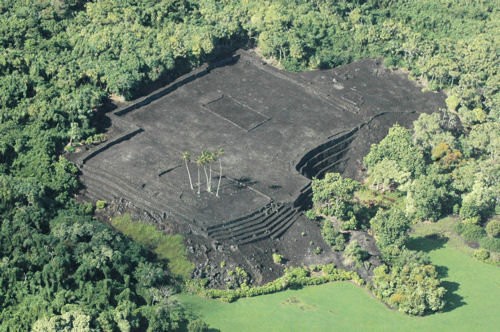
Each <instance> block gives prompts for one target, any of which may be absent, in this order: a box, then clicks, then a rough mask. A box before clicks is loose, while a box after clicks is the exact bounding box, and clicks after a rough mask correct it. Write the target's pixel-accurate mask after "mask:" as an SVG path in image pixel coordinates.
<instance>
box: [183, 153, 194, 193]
mask: <svg viewBox="0 0 500 332" xmlns="http://www.w3.org/2000/svg"><path fill="white" fill-rule="evenodd" d="M184 163H185V164H186V170H187V172H188V177H189V186H190V187H191V190H194V188H193V180H192V179H191V172H190V171H189V166H188V162H187V160H184Z"/></svg>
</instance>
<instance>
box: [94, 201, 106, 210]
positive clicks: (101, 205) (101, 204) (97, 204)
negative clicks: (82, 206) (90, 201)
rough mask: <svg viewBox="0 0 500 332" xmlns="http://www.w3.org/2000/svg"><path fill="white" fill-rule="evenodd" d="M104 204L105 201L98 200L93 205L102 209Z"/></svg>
mask: <svg viewBox="0 0 500 332" xmlns="http://www.w3.org/2000/svg"><path fill="white" fill-rule="evenodd" d="M106 205H107V202H106V201H103V200H98V201H97V202H95V207H96V209H98V210H102V209H104V208H105V207H106Z"/></svg>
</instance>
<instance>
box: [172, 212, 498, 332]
mask: <svg viewBox="0 0 500 332" xmlns="http://www.w3.org/2000/svg"><path fill="white" fill-rule="evenodd" d="M444 222H449V221H446V220H445V221H444ZM425 229H427V230H428V228H425ZM427 233H428V232H427ZM427 235H428V234H426V233H425V232H424V231H423V229H417V230H416V233H415V236H416V238H415V239H414V240H412V241H411V243H410V246H411V247H412V248H413V249H421V250H425V251H427V252H428V253H429V254H430V256H431V258H432V261H433V263H434V264H436V265H437V266H438V271H439V272H440V273H441V275H442V276H443V280H444V286H445V287H446V288H447V289H448V294H447V301H448V305H447V307H446V308H445V310H444V312H442V313H438V314H434V315H430V316H426V317H409V316H406V315H404V314H402V313H399V312H397V311H393V310H390V309H388V308H387V307H386V306H385V305H384V304H382V303H381V302H380V301H378V300H377V299H375V298H373V296H372V295H371V294H370V293H369V292H368V291H367V290H365V289H364V288H360V287H357V286H355V285H353V284H351V283H348V282H338V283H331V284H326V285H321V286H313V287H307V288H304V289H301V290H290V291H285V292H281V293H277V294H272V295H265V296H260V297H256V298H247V299H241V300H238V301H237V302H235V303H230V304H227V303H221V302H219V301H215V300H207V299H202V298H200V297H197V296H191V295H185V294H183V295H181V296H180V297H181V299H182V301H183V302H184V303H186V305H187V306H189V307H192V308H193V309H194V310H195V311H196V312H198V313H199V314H200V317H201V318H202V319H204V320H205V321H206V322H207V323H208V324H209V325H210V327H212V328H215V329H220V330H221V331H453V332H458V331H498V329H499V327H500V314H499V313H500V303H499V299H500V268H498V267H496V266H494V265H489V264H485V263H482V262H479V261H477V260H475V259H474V258H472V257H471V256H470V255H469V254H468V253H467V252H466V251H465V250H463V248H460V245H459V242H456V241H458V240H457V239H450V241H447V240H446V239H443V238H439V237H433V236H427Z"/></svg>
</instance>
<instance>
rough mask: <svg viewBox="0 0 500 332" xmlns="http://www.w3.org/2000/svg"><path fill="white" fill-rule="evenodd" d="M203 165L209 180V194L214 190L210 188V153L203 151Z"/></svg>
mask: <svg viewBox="0 0 500 332" xmlns="http://www.w3.org/2000/svg"><path fill="white" fill-rule="evenodd" d="M200 157H201V165H202V166H203V172H205V179H206V180H207V192H210V191H211V190H212V188H210V178H209V177H208V172H207V165H208V164H209V163H210V159H211V157H210V152H209V151H203V152H202V153H201V156H200Z"/></svg>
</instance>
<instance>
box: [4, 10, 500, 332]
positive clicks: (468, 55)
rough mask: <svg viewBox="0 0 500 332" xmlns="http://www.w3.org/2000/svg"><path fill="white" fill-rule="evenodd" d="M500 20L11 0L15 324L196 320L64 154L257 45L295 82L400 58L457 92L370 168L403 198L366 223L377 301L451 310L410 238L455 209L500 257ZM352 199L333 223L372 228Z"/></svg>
mask: <svg viewBox="0 0 500 332" xmlns="http://www.w3.org/2000/svg"><path fill="white" fill-rule="evenodd" d="M499 25H500V19H499V15H498V3H495V1H487V0H480V1H474V2H471V1H466V0H458V1H457V0H423V1H404V0H401V1H393V0H367V1H363V0H358V1H345V0H342V1H333V0H294V1H285V0H276V1H257V0H240V1H230V0H224V1H216V0H201V1H191V0H146V1H134V0H122V1H116V0H101V1H84V0H56V1H52V0H51V1H48V0H22V1H18V0H4V1H2V2H1V3H0V45H1V47H0V133H1V135H0V256H1V261H0V322H1V327H0V330H5V331H17V330H29V329H30V328H31V329H34V330H39V331H50V330H60V329H64V328H66V327H68V328H69V327H75V328H76V327H77V328H79V329H81V330H88V329H94V330H104V331H115V330H139V329H140V330H146V329H147V330H148V331H163V330H172V329H177V328H179V327H183V326H187V324H188V321H189V320H191V319H192V318H191V316H190V314H189V313H187V312H186V311H185V310H183V309H182V306H181V305H180V304H178V303H176V302H175V301H174V300H172V299H171V295H172V294H173V293H174V292H175V290H176V287H177V286H176V285H177V283H176V281H175V280H174V279H173V278H172V277H171V276H170V275H171V274H170V273H169V272H168V271H169V270H168V266H167V265H166V263H165V262H162V261H160V260H158V259H157V258H156V257H154V256H153V255H152V254H151V253H149V252H148V251H146V250H145V249H144V248H143V247H141V246H140V245H138V244H135V243H133V242H131V241H130V240H129V239H127V238H126V237H124V236H122V235H120V234H118V233H117V232H116V231H114V230H113V229H111V228H110V227H108V226H107V225H104V224H101V223H100V222H98V221H96V220H95V219H94V218H93V217H92V214H93V207H92V206H90V205H86V204H80V203H77V202H76V201H75V200H74V198H73V196H74V194H75V192H76V191H77V190H78V188H79V183H78V180H77V169H76V167H75V166H74V165H72V164H71V163H70V162H69V161H67V160H66V158H65V156H64V153H65V151H71V145H72V144H74V143H75V142H84V144H92V142H93V141H94V140H98V139H99V136H98V135H97V134H98V132H97V131H96V129H95V128H96V122H97V119H98V118H99V112H100V111H99V110H100V109H101V107H102V106H103V105H106V104H107V103H109V102H110V98H113V97H118V96H121V97H124V98H127V99H130V98H133V97H136V96H138V95H139V94H140V93H142V92H143V91H144V87H147V86H149V85H150V84H151V83H154V82H155V81H158V80H161V81H168V80H169V79H171V78H174V77H176V76H178V75H179V74H180V73H183V72H185V71H187V70H189V69H190V68H193V67H195V66H198V65H199V64H201V63H203V62H205V61H210V60H211V59H214V58H216V57H217V56H220V55H221V54H223V53H227V52H231V51H233V50H235V49H237V48H239V47H255V48H256V49H257V51H258V52H260V54H262V56H264V57H266V58H269V59H272V60H273V61H274V62H275V63H276V64H277V65H278V66H281V67H282V68H284V69H287V70H306V69H316V68H329V67H332V66H337V65H341V64H344V63H348V62H350V61H353V60H355V59H360V58H365V57H383V58H384V59H385V64H386V65H387V66H390V67H399V68H405V69H406V70H408V71H409V73H410V76H411V77H413V78H414V79H416V80H419V81H420V82H421V83H422V84H424V85H425V86H426V87H427V88H428V89H444V90H445V91H446V92H447V94H448V98H447V109H445V110H433V111H435V113H434V114H432V115H422V116H421V117H420V118H419V119H418V120H417V121H416V123H415V125H414V129H412V130H407V129H404V128H400V127H395V128H393V129H392V130H391V131H390V132H389V135H388V136H387V137H386V138H385V139H384V140H383V141H382V142H380V143H379V144H377V145H375V146H373V147H372V150H371V152H370V154H369V155H367V156H366V158H365V166H366V167H367V169H368V175H369V176H368V181H367V185H369V186H371V187H372V188H375V190H378V191H384V192H396V193H399V194H400V196H401V197H403V199H402V200H401V202H402V204H401V206H395V207H393V208H387V209H380V210H379V212H377V213H376V215H375V216H374V217H373V219H372V221H371V222H369V223H368V224H365V226H364V227H371V228H372V229H373V231H374V233H375V236H376V238H377V241H378V244H379V246H381V248H382V249H383V253H384V259H385V262H386V265H384V266H382V267H381V268H380V269H378V270H377V271H376V274H375V277H374V286H373V287H374V293H375V294H377V295H378V296H380V297H381V298H383V299H386V300H387V301H388V303H390V304H391V305H394V306H398V307H400V308H402V310H403V311H406V312H409V313H413V314H421V313H423V312H427V311H434V310H439V309H440V308H442V302H441V300H440V298H441V295H442V294H440V293H441V292H442V291H441V290H440V288H439V285H438V284H436V282H435V279H436V278H435V271H434V270H433V267H432V266H431V265H429V264H428V261H426V259H425V257H420V256H418V254H415V255H414V254H413V253H411V252H408V251H407V250H406V249H405V248H404V243H405V237H406V236H407V235H406V234H407V229H408V227H409V226H408V225H409V224H410V223H411V222H415V221H422V220H437V219H438V218H440V217H442V216H445V215H447V214H451V213H454V214H458V215H459V216H460V218H461V221H460V222H459V225H458V226H457V230H458V231H459V232H460V233H461V234H462V235H463V236H464V237H468V238H470V239H474V240H477V241H479V243H480V245H481V247H482V248H483V250H484V255H489V253H490V252H491V253H492V252H498V251H500V244H499V242H500V239H499V238H498V236H499V234H500V231H499V229H500V226H499V221H498V219H497V220H492V221H490V217H491V216H492V215H494V214H495V209H497V212H498V203H499V202H498V200H499V196H500V195H499V194H500V184H499V179H500V166H499V165H500V163H499V154H500V136H499V133H500V122H499V120H500V108H499V105H498V103H499V94H498V86H499V76H498V65H497V64H498V60H497V59H498V54H497V52H498V48H499V40H498V38H499V36H500V29H499ZM96 135H97V136H96ZM327 181H330V182H331V183H334V185H340V186H343V185H344V183H343V182H342V180H339V179H336V178H327ZM335 181H337V182H338V181H340V182H341V183H340V184H337V183H335ZM347 185H348V186H351V185H352V183H348V184H347ZM319 187H321V185H319ZM323 187H325V188H326V187H328V183H326V184H325V185H324V186H323ZM327 189H328V188H326V189H325V190H327ZM348 191H349V190H348ZM348 203H350V200H349V195H347V196H346V204H347V206H344V207H343V208H342V209H340V210H339V211H336V210H335V209H334V210H332V211H326V212H327V213H329V214H333V215H336V214H337V212H339V213H340V215H338V217H339V218H340V219H342V218H344V219H345V220H346V225H348V227H363V225H362V222H359V224H358V222H357V221H356V219H354V220H353V219H352V217H353V216H354V217H356V213H355V212H356V211H354V210H353V211H350V208H349V206H348V205H349V204H348ZM351 203H352V202H351ZM351 208H352V209H354V207H351ZM344 214H345V215H344ZM342 220H343V219H342ZM411 266H414V268H412V269H411V270H412V271H415V273H414V274H412V273H409V269H408V267H411ZM421 276H424V278H423V279H424V281H423V282H428V285H430V286H431V287H428V286H426V289H429V290H430V292H429V294H428V296H427V298H426V300H425V301H423V302H422V303H417V305H412V304H409V301H406V300H407V299H409V298H411V294H405V293H404V292H400V291H399V290H405V289H407V285H409V284H410V285H415V280H417V282H418V281H420V282H422V280H423V279H422V278H421ZM419 286H420V284H419ZM391 287H392V289H390V288H391ZM396 295H397V296H396ZM405 299H406V300H405ZM194 322H195V323H193V324H191V325H192V326H195V325H196V326H198V327H199V326H200V325H203V324H201V323H197V321H196V320H195V321H194Z"/></svg>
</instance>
